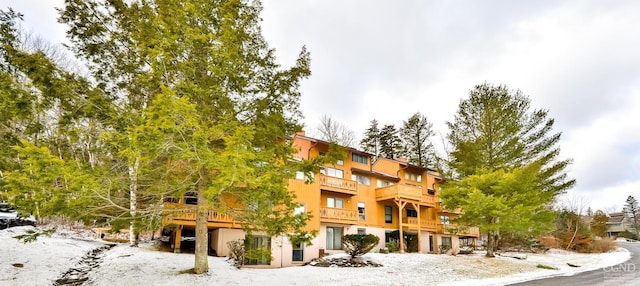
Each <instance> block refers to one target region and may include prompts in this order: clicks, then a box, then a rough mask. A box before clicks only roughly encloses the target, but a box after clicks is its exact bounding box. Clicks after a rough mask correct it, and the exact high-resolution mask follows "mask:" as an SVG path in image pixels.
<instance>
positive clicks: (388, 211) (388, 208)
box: [384, 206, 393, 223]
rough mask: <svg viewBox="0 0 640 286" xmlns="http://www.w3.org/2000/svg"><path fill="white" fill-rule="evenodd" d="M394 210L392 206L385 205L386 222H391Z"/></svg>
mask: <svg viewBox="0 0 640 286" xmlns="http://www.w3.org/2000/svg"><path fill="white" fill-rule="evenodd" d="M392 211H393V208H391V206H384V222H385V223H391V222H392V221H393V220H392V218H393V217H392V215H391V212H392Z"/></svg>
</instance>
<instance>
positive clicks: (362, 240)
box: [342, 234, 380, 258]
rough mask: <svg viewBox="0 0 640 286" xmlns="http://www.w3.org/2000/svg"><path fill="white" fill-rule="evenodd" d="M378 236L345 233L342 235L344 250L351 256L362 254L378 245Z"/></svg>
mask: <svg viewBox="0 0 640 286" xmlns="http://www.w3.org/2000/svg"><path fill="white" fill-rule="evenodd" d="M378 242H380V238H379V237H377V236H375V235H373V234H347V235H345V236H344V237H342V247H343V248H344V251H345V252H346V253H347V254H349V255H351V258H355V257H356V256H360V255H363V254H365V253H367V252H369V251H371V249H373V248H374V247H376V245H378Z"/></svg>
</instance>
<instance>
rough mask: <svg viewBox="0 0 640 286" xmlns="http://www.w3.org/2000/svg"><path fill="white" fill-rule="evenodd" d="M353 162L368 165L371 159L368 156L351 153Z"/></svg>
mask: <svg viewBox="0 0 640 286" xmlns="http://www.w3.org/2000/svg"><path fill="white" fill-rule="evenodd" d="M351 161H353V162H356V163H360V164H367V163H368V162H369V159H368V158H367V156H364V155H360V154H355V153H351Z"/></svg>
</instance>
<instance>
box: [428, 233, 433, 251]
mask: <svg viewBox="0 0 640 286" xmlns="http://www.w3.org/2000/svg"><path fill="white" fill-rule="evenodd" d="M429 251H433V235H429Z"/></svg>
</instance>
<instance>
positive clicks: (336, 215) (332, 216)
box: [320, 207, 358, 224]
mask: <svg viewBox="0 0 640 286" xmlns="http://www.w3.org/2000/svg"><path fill="white" fill-rule="evenodd" d="M320 219H324V220H332V221H343V222H349V223H354V224H355V223H357V222H358V211H357V210H350V209H339V208H327V207H321V208H320Z"/></svg>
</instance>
